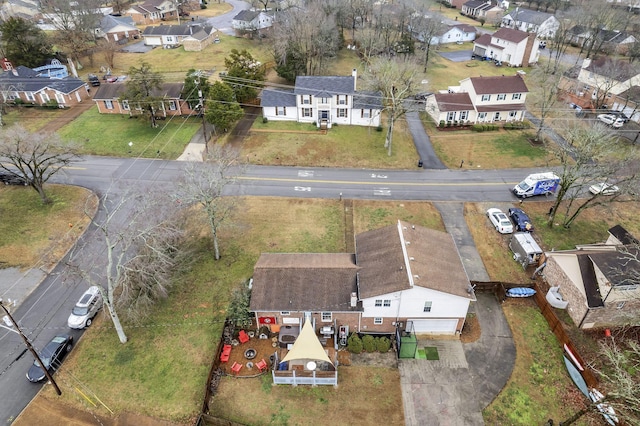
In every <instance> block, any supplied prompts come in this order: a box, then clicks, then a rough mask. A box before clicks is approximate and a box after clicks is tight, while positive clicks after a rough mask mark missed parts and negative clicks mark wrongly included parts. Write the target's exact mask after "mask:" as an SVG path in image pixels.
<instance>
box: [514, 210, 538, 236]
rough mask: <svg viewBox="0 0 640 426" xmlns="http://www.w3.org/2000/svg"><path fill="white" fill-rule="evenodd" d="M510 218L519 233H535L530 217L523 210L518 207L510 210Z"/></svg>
mask: <svg viewBox="0 0 640 426" xmlns="http://www.w3.org/2000/svg"><path fill="white" fill-rule="evenodd" d="M509 217H510V218H511V220H512V221H513V224H514V225H515V227H516V231H518V232H531V231H533V224H532V223H531V219H529V216H527V214H526V213H525V212H524V211H523V210H522V209H519V208H517V207H512V208H510V209H509Z"/></svg>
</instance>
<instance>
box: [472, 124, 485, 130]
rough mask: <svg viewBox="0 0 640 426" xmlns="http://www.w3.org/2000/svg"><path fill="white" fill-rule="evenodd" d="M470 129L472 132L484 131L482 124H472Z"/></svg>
mask: <svg viewBox="0 0 640 426" xmlns="http://www.w3.org/2000/svg"><path fill="white" fill-rule="evenodd" d="M471 130H473V131H474V132H484V126H483V125H482V124H474V125H473V126H471Z"/></svg>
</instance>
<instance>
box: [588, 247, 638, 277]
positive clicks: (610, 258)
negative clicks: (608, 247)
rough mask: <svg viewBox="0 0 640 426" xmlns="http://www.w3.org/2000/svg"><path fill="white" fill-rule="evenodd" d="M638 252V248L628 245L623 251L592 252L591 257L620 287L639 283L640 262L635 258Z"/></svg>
mask: <svg viewBox="0 0 640 426" xmlns="http://www.w3.org/2000/svg"><path fill="white" fill-rule="evenodd" d="M638 253H639V250H638V249H637V248H635V247H633V246H630V247H629V246H628V247H626V248H625V249H623V250H622V251H607V252H602V253H592V254H590V255H589V258H590V259H591V261H592V262H593V263H594V264H595V265H596V266H597V267H598V269H599V270H600V272H602V274H604V276H605V277H606V278H607V280H608V281H609V282H610V283H611V285H612V286H613V287H620V286H625V285H637V284H638V282H637V281H636V279H635V277H637V276H638V274H639V273H640V262H637V261H636V260H635V259H637V258H638Z"/></svg>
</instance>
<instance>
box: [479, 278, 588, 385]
mask: <svg viewBox="0 0 640 426" xmlns="http://www.w3.org/2000/svg"><path fill="white" fill-rule="evenodd" d="M471 284H472V285H473V287H474V289H475V292H476V293H493V294H494V295H495V296H496V297H497V299H498V300H499V301H500V302H503V301H504V300H505V298H506V294H507V290H508V289H510V288H515V287H529V288H533V289H535V290H536V293H535V294H534V295H533V300H534V301H535V302H536V305H538V308H539V309H540V312H541V313H542V316H543V317H544V318H545V319H546V320H547V323H548V324H549V328H550V329H551V331H552V332H553V334H554V335H555V336H556V338H557V339H558V341H559V342H560V345H561V346H562V347H563V350H564V345H567V348H569V350H570V351H571V353H572V354H573V355H574V356H575V358H576V360H577V361H578V362H579V363H580V364H581V365H582V366H583V367H584V371H581V372H580V374H582V378H583V379H584V381H585V382H586V383H587V386H589V387H590V388H591V387H595V386H596V385H597V384H598V380H597V379H596V377H595V375H594V374H593V372H592V371H591V369H590V368H589V367H588V366H587V363H585V362H584V360H583V359H582V357H581V356H580V354H579V353H578V350H577V349H576V347H575V346H574V344H573V342H572V341H571V339H570V338H569V336H568V335H567V332H566V331H565V330H564V327H562V323H561V322H560V320H559V319H558V317H557V316H556V313H555V312H554V310H553V307H552V306H551V305H550V304H549V302H547V299H546V297H545V295H544V294H542V292H541V291H540V288H539V287H538V285H537V284H536V283H535V282H532V283H530V284H517V283H505V282H501V281H489V282H479V281H472V282H471Z"/></svg>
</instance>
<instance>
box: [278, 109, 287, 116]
mask: <svg viewBox="0 0 640 426" xmlns="http://www.w3.org/2000/svg"><path fill="white" fill-rule="evenodd" d="M276 115H287V107H276Z"/></svg>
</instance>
